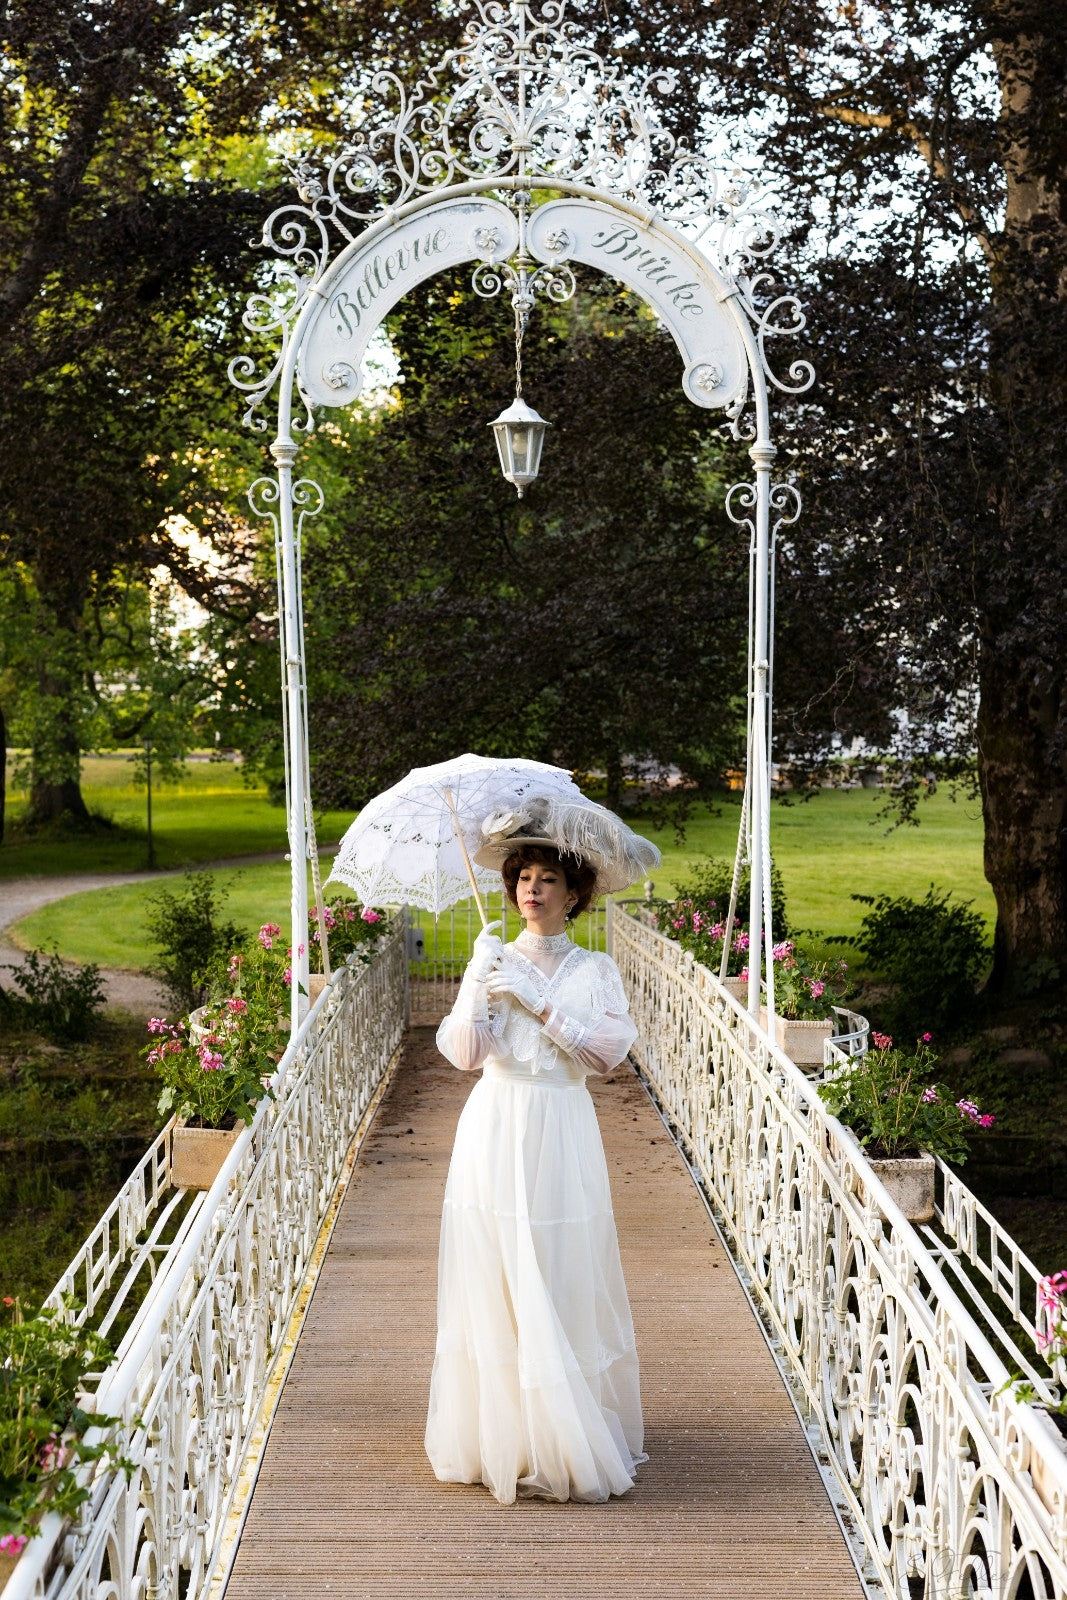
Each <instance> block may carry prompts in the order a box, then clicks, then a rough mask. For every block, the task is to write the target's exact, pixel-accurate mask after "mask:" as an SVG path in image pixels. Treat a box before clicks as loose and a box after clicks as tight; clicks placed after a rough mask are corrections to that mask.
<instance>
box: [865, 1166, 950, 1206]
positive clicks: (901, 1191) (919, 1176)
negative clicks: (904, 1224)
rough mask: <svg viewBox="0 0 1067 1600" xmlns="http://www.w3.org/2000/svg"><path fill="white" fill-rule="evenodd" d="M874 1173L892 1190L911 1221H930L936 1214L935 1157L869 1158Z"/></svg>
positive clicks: (892, 1193) (891, 1192)
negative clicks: (881, 1159) (880, 1159)
mask: <svg viewBox="0 0 1067 1600" xmlns="http://www.w3.org/2000/svg"><path fill="white" fill-rule="evenodd" d="M868 1165H869V1166H870V1169H871V1171H872V1172H873V1173H875V1174H876V1175H877V1177H878V1178H879V1179H880V1180H881V1182H882V1183H883V1184H884V1185H885V1187H886V1188H887V1189H888V1190H889V1193H890V1194H891V1195H892V1197H893V1199H894V1200H895V1201H896V1203H897V1205H898V1206H899V1207H900V1209H901V1211H903V1213H904V1215H905V1216H906V1217H907V1219H908V1221H909V1222H929V1221H930V1219H931V1217H932V1216H933V1214H934V1172H935V1170H936V1168H935V1166H934V1158H933V1156H931V1155H921V1156H895V1157H893V1159H892V1160H883V1161H879V1160H873V1159H871V1158H870V1157H868Z"/></svg>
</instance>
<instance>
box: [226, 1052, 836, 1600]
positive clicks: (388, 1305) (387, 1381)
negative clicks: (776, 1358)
mask: <svg viewBox="0 0 1067 1600" xmlns="http://www.w3.org/2000/svg"><path fill="white" fill-rule="evenodd" d="M471 1086H472V1080H471V1079H470V1078H468V1077H466V1076H465V1075H464V1074H461V1073H458V1072H456V1071H454V1070H453V1069H452V1068H451V1067H449V1066H448V1065H447V1064H446V1063H445V1062H444V1061H442V1059H441V1058H440V1056H439V1055H438V1054H437V1052H436V1050H435V1049H434V1043H433V1031H432V1029H430V1028H421V1027H416V1028H412V1029H411V1030H410V1032H409V1034H408V1036H407V1041H406V1044H405V1049H404V1054H403V1058H402V1061H401V1064H400V1067H399V1070H398V1073H397V1076H396V1078H395V1079H394V1082H393V1084H392V1085H391V1087H390V1090H389V1092H388V1094H387V1096H386V1098H385V1099H384V1101H383V1103H382V1105H381V1107H380V1109H379V1111H378V1114H377V1117H376V1119H375V1122H374V1125H373V1126H372V1128H371V1131H370V1134H369V1135H368V1137H367V1140H366V1142H365V1144H364V1147H363V1150H362V1152H361V1154H360V1158H359V1161H358V1163H357V1165H356V1168H355V1171H354V1174H353V1178H352V1181H351V1183H350V1185H349V1189H348V1192H347V1194H346V1196H345V1199H344V1202H343V1204H342V1207H341V1210H340V1213H339V1216H338V1220H337V1225H336V1228H335V1231H334V1234H333V1237H332V1240H331V1243H330V1247H329V1250H328V1252H327V1254H326V1257H325V1260H324V1263H323V1268H322V1272H321V1275H320V1277H319V1280H318V1283H317V1286H316V1289H315V1293H314V1296H313V1298H312V1301H311V1304H310V1307H309V1310H308V1314H307V1317H306V1320H305V1322H304V1325H303V1331H302V1333H301V1337H300V1341H299V1344H298V1346H297V1350H296V1354H295V1357H294V1361H293V1365H292V1367H291V1369H290V1372H289V1375H288V1378H287V1379H286V1383H285V1386H284V1389H283V1391H282V1396H281V1400H280V1403H279V1407H278V1411H277V1413H276V1416H275V1419H274V1424H273V1427H272V1430H271V1433H270V1437H269V1440H268V1444H267V1449H266V1454H265V1457H264V1460H263V1464H262V1469H261V1472H260V1476H259V1479H258V1482H257V1484H256V1488H255V1492H254V1494H253V1497H252V1502H251V1505H250V1508H249V1513H248V1517H247V1521H246V1523H245V1527H244V1532H243V1535H242V1538H241V1542H240V1546H239V1548H238V1552H237V1556H236V1560H235V1563H234V1567H233V1571H232V1574H231V1577H230V1581H229V1584H228V1587H227V1590H226V1600H304V1597H311V1596H315V1597H316V1600H321V1597H322V1596H324V1595H336V1596H343V1597H345V1600H360V1597H364V1596H367V1597H369V1596H375V1597H377V1600H380V1597H390V1600H407V1597H419V1600H596V1597H599V1596H602V1595H603V1596H608V1595H610V1596H612V1597H613V1600H620V1597H634V1600H643V1597H645V1596H649V1597H659V1596H670V1597H672V1600H682V1597H684V1600H697V1597H705V1596H714V1597H715V1600H735V1597H736V1600H741V1597H744V1600H757V1597H758V1600H779V1597H780V1600H860V1597H861V1596H862V1594H863V1587H862V1585H861V1583H860V1580H859V1578H858V1576H857V1573H856V1570H855V1567H854V1566H853V1563H852V1560H851V1558H850V1556H849V1553H848V1550H847V1547H846V1545H845V1541H844V1538H843V1536H842V1533H841V1530H840V1528H839V1526H838V1523H837V1520H836V1517H835V1515H834V1511H833V1508H832V1506H831V1504H830V1501H829V1499H828V1497H827V1494H826V1492H825V1489H824V1487H823V1484H822V1480H821V1478H820V1476H819V1473H818V1470H817V1468H816V1466H815V1463H814V1461H813V1460H812V1457H811V1454H810V1452H809V1450H808V1447H807V1444H806V1442H805V1439H804V1435H803V1432H802V1430H801V1427H800V1424H799V1422H798V1420H797V1417H796V1413H795V1411H794V1410H793V1407H792V1405H791V1403H790V1400H789V1397H788V1395H787V1393H786V1390H785V1388H784V1385H783V1383H782V1380H781V1378H780V1376H779V1374H778V1371H777V1369H776V1367H775V1365H774V1363H773V1361H772V1359H771V1355H770V1353H769V1351H768V1349H767V1347H766V1344H765V1343H764V1340H763V1337H762V1335H761V1332H760V1329H759V1327H758V1324H757V1322H756V1320H755V1318H754V1316H753V1313H752V1311H751V1309H750V1307H749V1305H748V1302H747V1300H746V1299H745V1296H744V1294H743V1292H742V1290H741V1287H740V1285H739V1283H738V1281H737V1279H736V1277H735V1275H734V1272H733V1270H732V1268H731V1266H730V1264H729V1261H728V1259H727V1257H726V1255H725V1253H724V1251H723V1248H722V1245H721V1244H720V1242H719V1240H718V1238H717V1237H716V1236H715V1234H714V1231H713V1229H712V1228H711V1226H710V1224H709V1222H708V1218H707V1213H706V1211H705V1209H704V1207H703V1204H702V1202H701V1200H700V1197H699V1195H698V1193H697V1191H696V1189H695V1187H694V1186H693V1183H692V1181H691V1179H690V1177H689V1174H688V1172H687V1170H686V1167H685V1165H684V1163H683V1161H682V1159H681V1157H680V1155H679V1154H678V1151H677V1149H676V1148H675V1146H674V1144H673V1142H672V1141H671V1139H670V1138H669V1137H668V1135H667V1133H666V1131H665V1130H664V1128H663V1125H662V1123H661V1122H660V1120H659V1118H658V1116H657V1115H656V1113H655V1111H654V1109H653V1108H652V1106H651V1104H650V1103H649V1101H648V1099H647V1097H646V1095H645V1093H644V1091H643V1089H642V1087H641V1085H640V1083H639V1082H638V1080H637V1079H636V1077H635V1076H634V1075H633V1074H632V1073H631V1072H629V1071H628V1070H627V1069H625V1068H623V1069H621V1070H620V1071H619V1072H618V1073H617V1074H615V1076H614V1077H613V1078H611V1079H608V1080H607V1081H605V1082H602V1083H600V1082H598V1083H597V1084H596V1085H595V1086H594V1094H595V1096H596V1104H597V1113H598V1116H599V1118H600V1123H601V1128H602V1130H603V1134H604V1140H605V1145H606V1147H607V1154H608V1163H609V1167H610V1170H611V1173H612V1188H613V1194H614V1203H615V1212H616V1219H617V1222H618V1227H619V1235H620V1241H621V1246H622V1255H623V1264H624V1267H625V1270H626V1277H627V1282H628V1286H629V1290H630V1297H631V1301H632V1304H633V1311H634V1320H635V1324H636V1329H637V1339H638V1349H639V1352H640V1355H641V1364H642V1392H643V1402H644V1411H645V1423H646V1448H647V1450H648V1452H649V1456H650V1460H649V1461H648V1463H647V1465H645V1466H644V1467H642V1468H641V1469H640V1471H639V1477H638V1482H637V1485H636V1487H635V1488H634V1489H633V1490H632V1491H631V1492H630V1493H629V1494H628V1495H626V1496H624V1497H623V1498H621V1499H614V1500H611V1501H609V1502H608V1503H607V1504H606V1505H601V1506H585V1505H571V1504H568V1505H557V1504H550V1503H547V1502H544V1501H540V1500H527V1501H519V1502H518V1503H517V1504H515V1505H513V1506H501V1505H498V1504H497V1502H496V1501H495V1500H493V1499H492V1497H491V1496H490V1495H489V1494H488V1493H487V1492H486V1491H485V1490H484V1489H482V1488H481V1487H480V1486H474V1485H443V1484H439V1483H438V1482H437V1481H436V1479H435V1478H434V1477H433V1474H432V1473H431V1471H430V1468H429V1465H428V1463H427V1461H426V1458H425V1455H424V1454H423V1449H422V1432H423V1426H424V1422H425V1407H426V1391H427V1383H428V1377H429V1371H430V1365H431V1359H432V1353H433V1344H434V1316H435V1303H434V1302H435V1292H436V1268H437V1231H438V1223H439V1218H440V1210H441V1200H442V1195H443V1192H444V1183H445V1173H446V1170H447V1165H448V1157H449V1152H450V1150H451V1145H452V1138H453V1134H454V1130H455V1125H456V1119H457V1117H458V1115H459V1112H460V1109H461V1106H462V1103H463V1101H464V1099H465V1096H466V1094H467V1093H468V1092H469V1090H470V1088H471Z"/></svg>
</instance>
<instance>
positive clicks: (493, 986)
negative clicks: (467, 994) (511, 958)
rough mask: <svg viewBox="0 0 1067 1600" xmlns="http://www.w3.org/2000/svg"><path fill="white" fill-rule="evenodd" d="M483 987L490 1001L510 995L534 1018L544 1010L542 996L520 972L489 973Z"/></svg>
mask: <svg viewBox="0 0 1067 1600" xmlns="http://www.w3.org/2000/svg"><path fill="white" fill-rule="evenodd" d="M485 987H486V992H487V994H488V995H489V998H490V1000H502V999H503V998H504V996H505V995H510V996H511V998H512V999H513V1000H517V1001H518V1003H519V1005H520V1006H525V1008H526V1010H527V1011H532V1012H533V1014H534V1016H536V1017H539V1016H540V1015H541V1013H542V1012H543V1011H544V1010H545V997H544V995H543V994H542V993H541V991H540V989H539V988H538V987H537V985H536V983H534V981H533V979H532V978H527V977H526V976H525V975H524V974H523V973H521V972H491V973H490V974H489V981H488V982H487V984H486V986H485Z"/></svg>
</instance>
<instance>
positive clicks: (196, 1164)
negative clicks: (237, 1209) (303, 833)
mask: <svg viewBox="0 0 1067 1600" xmlns="http://www.w3.org/2000/svg"><path fill="white" fill-rule="evenodd" d="M280 931H281V930H280V929H279V928H278V927H277V925H276V924H275V923H265V924H264V926H263V927H262V928H261V929H260V930H259V933H258V934H257V936H256V939H255V941H253V942H252V944H250V945H249V946H248V947H246V948H245V949H244V950H243V951H237V952H236V953H235V954H233V955H232V956H230V957H229V959H228V960H227V961H226V962H225V963H221V964H219V965H218V966H217V967H216V969H215V971H214V972H213V974H212V975H211V992H212V994H213V998H212V999H211V1000H209V1002H208V1004H207V1005H205V1006H201V1007H200V1008H199V1009H198V1010H197V1011H196V1012H194V1013H193V1014H192V1016H191V1017H190V1018H189V1021H188V1023H183V1022H177V1023H171V1022H168V1021H167V1020H166V1018H165V1017H153V1018H152V1019H151V1020H150V1022H149V1024H148V1031H149V1033H151V1034H152V1035H153V1042H152V1043H151V1044H150V1045H149V1046H148V1049H147V1052H146V1054H147V1058H148V1061H149V1063H150V1064H151V1065H152V1066H153V1067H155V1069H156V1071H157V1073H158V1074H159V1076H160V1078H161V1079H162V1080H163V1090H162V1093H161V1094H160V1097H159V1111H160V1114H161V1115H163V1116H166V1115H167V1114H168V1113H170V1112H174V1113H175V1114H176V1117H177V1121H176V1123H175V1126H174V1129H173V1130H172V1134H171V1150H170V1170H171V1182H172V1183H173V1184H174V1186H175V1187H176V1188H182V1189H209V1188H210V1187H211V1185H212V1183H213V1182H214V1181H215V1178H216V1177H217V1176H218V1173H219V1170H220V1168H221V1166H222V1163H223V1162H224V1161H225V1159H226V1157H227V1155H228V1154H229V1151H230V1149H231V1148H232V1146H233V1143H234V1141H235V1140H236V1138H237V1137H238V1135H239V1134H240V1131H241V1127H242V1126H243V1125H245V1124H247V1123H250V1122H251V1121H252V1118H253V1116H254V1115H255V1110H256V1106H257V1105H258V1104H259V1102H260V1100H262V1099H263V1097H264V1095H266V1094H269V1093H270V1088H269V1083H270V1078H271V1076H272V1074H273V1072H274V1069H275V1067H276V1065H277V1063H278V1060H279V1058H280V1056H281V1054H282V1045H281V1039H280V1037H279V1031H278V1015H279V1011H280V1009H281V1007H282V1005H283V1004H284V1001H285V998H286V995H287V992H288V984H289V983H290V981H291V973H290V970H289V968H288V966H287V965H286V964H285V961H286V956H283V953H282V950H283V947H281V946H279V944H278V936H279V934H280ZM286 955H287V953H286ZM220 989H222V990H228V991H229V992H223V993H221V994H220V993H219V990H220Z"/></svg>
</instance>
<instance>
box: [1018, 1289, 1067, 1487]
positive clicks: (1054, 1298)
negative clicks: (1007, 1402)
mask: <svg viewBox="0 0 1067 1600" xmlns="http://www.w3.org/2000/svg"><path fill="white" fill-rule="evenodd" d="M1037 1348H1038V1352H1039V1354H1040V1355H1042V1356H1043V1357H1044V1359H1045V1360H1046V1361H1047V1362H1048V1365H1049V1367H1050V1369H1051V1372H1052V1376H1053V1378H1054V1379H1057V1380H1059V1381H1060V1382H1061V1383H1062V1381H1063V1378H1064V1374H1065V1372H1067V1272H1052V1273H1049V1275H1048V1276H1047V1277H1045V1278H1042V1279H1041V1280H1040V1281H1039V1283H1038V1286H1037ZM1004 1387H1005V1388H1006V1389H1011V1390H1012V1391H1013V1392H1014V1394H1015V1396H1016V1398H1017V1399H1019V1400H1022V1401H1024V1402H1026V1403H1028V1404H1029V1405H1031V1406H1032V1407H1033V1409H1034V1412H1035V1414H1036V1415H1037V1416H1038V1417H1039V1418H1040V1419H1041V1426H1042V1429H1043V1431H1044V1433H1045V1436H1046V1438H1047V1439H1048V1442H1049V1444H1050V1446H1051V1447H1052V1449H1053V1450H1055V1451H1056V1452H1057V1453H1058V1454H1059V1455H1060V1456H1061V1457H1067V1395H1064V1394H1063V1393H1062V1391H1061V1393H1060V1395H1059V1398H1058V1399H1056V1400H1041V1399H1039V1397H1038V1393H1037V1390H1036V1389H1035V1388H1034V1385H1033V1384H1032V1383H1031V1381H1030V1379H1029V1378H1019V1377H1017V1378H1013V1379H1009V1381H1008V1382H1007V1383H1006V1384H1005V1385H1004ZM1056 1476H1059V1477H1060V1479H1061V1483H1060V1484H1057V1483H1056V1482H1055V1478H1056ZM1063 1476H1064V1474H1063V1472H1062V1471H1061V1472H1060V1473H1059V1474H1055V1473H1054V1472H1050V1471H1049V1462H1048V1457H1046V1456H1045V1455H1044V1454H1043V1453H1040V1452H1035V1453H1034V1454H1033V1455H1032V1456H1031V1458H1030V1477H1031V1479H1032V1481H1033V1485H1034V1488H1035V1490H1036V1491H1037V1494H1038V1497H1039V1498H1040V1499H1041V1501H1042V1502H1043V1504H1044V1505H1045V1506H1046V1508H1047V1509H1048V1510H1049V1511H1051V1510H1052V1509H1053V1503H1054V1499H1055V1497H1056V1495H1057V1491H1060V1490H1062V1478H1063Z"/></svg>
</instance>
